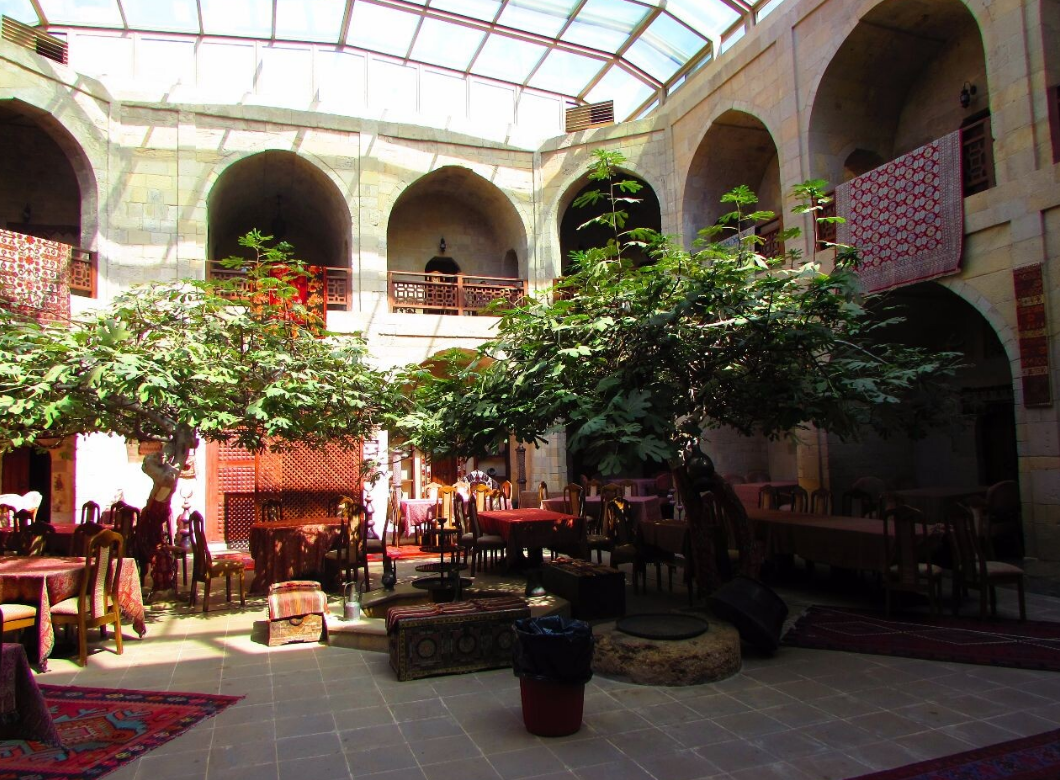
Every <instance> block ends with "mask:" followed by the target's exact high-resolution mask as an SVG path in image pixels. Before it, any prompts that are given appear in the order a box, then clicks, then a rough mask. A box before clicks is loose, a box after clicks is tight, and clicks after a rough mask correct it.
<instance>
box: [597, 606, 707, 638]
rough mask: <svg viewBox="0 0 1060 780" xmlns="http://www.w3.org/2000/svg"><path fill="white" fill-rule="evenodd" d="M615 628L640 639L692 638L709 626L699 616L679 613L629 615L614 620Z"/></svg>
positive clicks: (703, 632) (702, 632)
mask: <svg viewBox="0 0 1060 780" xmlns="http://www.w3.org/2000/svg"><path fill="white" fill-rule="evenodd" d="M615 628H616V629H618V630H619V631H621V632H622V633H624V634H629V635H630V636H637V637H640V638H641V639H667V640H677V639H692V638H693V637H697V636H699V635H700V634H705V633H706V632H707V630H708V629H709V628H710V624H709V623H707V621H706V620H704V619H703V618H701V617H696V616H695V615H679V614H666V613H659V614H648V615H629V616H627V617H624V618H619V619H618V620H616V621H615Z"/></svg>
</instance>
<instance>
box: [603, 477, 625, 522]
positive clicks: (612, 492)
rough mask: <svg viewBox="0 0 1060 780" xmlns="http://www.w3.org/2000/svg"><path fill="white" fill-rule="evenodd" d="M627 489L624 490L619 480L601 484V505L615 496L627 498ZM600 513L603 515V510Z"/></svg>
mask: <svg viewBox="0 0 1060 780" xmlns="http://www.w3.org/2000/svg"><path fill="white" fill-rule="evenodd" d="M626 497H627V496H626V494H625V491H623V490H622V486H621V485H619V484H618V483H617V482H608V483H607V484H606V485H601V486H600V506H601V507H602V506H603V505H604V504H606V503H607V502H608V501H610V500H611V499H613V498H626ZM600 514H601V515H603V510H602V509H601V510H600Z"/></svg>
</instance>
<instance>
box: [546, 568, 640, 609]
mask: <svg viewBox="0 0 1060 780" xmlns="http://www.w3.org/2000/svg"><path fill="white" fill-rule="evenodd" d="M541 584H542V585H543V586H544V588H545V590H547V591H548V592H549V593H555V594H556V595H557V596H559V597H560V598H564V599H566V600H567V601H569V602H570V613H571V617H574V618H577V619H579V620H602V619H606V618H617V617H622V616H623V615H625V614H626V575H625V574H623V573H622V572H621V571H619V570H617V569H612V568H611V567H609V566H598V565H596V564H594V563H589V562H587V561H578V560H573V561H556V562H555V563H551V564H547V565H545V566H543V567H542V568H541Z"/></svg>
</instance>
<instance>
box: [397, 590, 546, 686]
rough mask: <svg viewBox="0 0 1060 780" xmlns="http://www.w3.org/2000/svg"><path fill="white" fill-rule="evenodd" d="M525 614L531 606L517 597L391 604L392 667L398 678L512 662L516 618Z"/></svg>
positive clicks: (452, 671) (412, 677)
mask: <svg viewBox="0 0 1060 780" xmlns="http://www.w3.org/2000/svg"><path fill="white" fill-rule="evenodd" d="M525 617H530V606H529V605H528V604H527V603H526V600H525V599H521V598H519V597H517V596H498V597H496V598H480V599H472V600H470V601H457V602H451V603H447V604H445V603H443V604H424V605H422V606H416V607H391V608H390V610H389V611H388V612H387V615H386V633H387V637H388V641H389V645H390V668H392V669H393V670H394V672H396V673H397V677H398V679H399V680H414V679H416V678H418V677H429V676H431V675H435V674H461V673H463V672H477V671H480V670H482V669H498V668H501V667H504V666H511V664H512V644H513V643H514V636H513V634H512V621H514V620H518V619H519V618H525Z"/></svg>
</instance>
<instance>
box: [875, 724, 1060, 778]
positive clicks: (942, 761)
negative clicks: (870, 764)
mask: <svg viewBox="0 0 1060 780" xmlns="http://www.w3.org/2000/svg"><path fill="white" fill-rule="evenodd" d="M1058 777H1060V730H1058V731H1047V732H1045V733H1044V734H1036V735H1035V736H1033V737H1022V738H1020V739H1014V740H1012V741H1011V742H1001V743H1000V744H997V745H991V746H990V747H985V748H976V749H975V750H969V751H967V752H964V753H954V754H953V755H952V756H944V757H942V758H932V759H929V760H928V761H920V762H919V763H916V764H909V765H908V766H903V767H899V768H897V769H885V770H884V771H882V772H873V773H872V774H869V775H862V776H861V777H858V778H856V780H987V779H988V778H1006V780H1056V778H1058Z"/></svg>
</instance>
